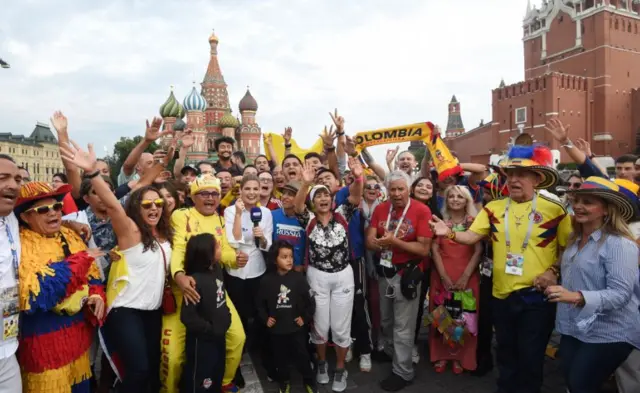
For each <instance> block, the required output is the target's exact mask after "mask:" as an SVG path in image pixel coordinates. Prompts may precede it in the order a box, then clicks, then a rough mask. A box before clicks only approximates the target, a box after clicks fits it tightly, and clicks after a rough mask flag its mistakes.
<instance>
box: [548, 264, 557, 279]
mask: <svg viewBox="0 0 640 393" xmlns="http://www.w3.org/2000/svg"><path fill="white" fill-rule="evenodd" d="M547 270H550V271H551V273H553V275H554V276H556V278H560V268H559V267H558V266H556V265H551V267H549V268H548V269H547Z"/></svg>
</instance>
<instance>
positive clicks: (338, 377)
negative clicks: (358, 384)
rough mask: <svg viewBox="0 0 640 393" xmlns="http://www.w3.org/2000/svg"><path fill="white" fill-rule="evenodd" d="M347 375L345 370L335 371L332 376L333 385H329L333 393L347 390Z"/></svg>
mask: <svg viewBox="0 0 640 393" xmlns="http://www.w3.org/2000/svg"><path fill="white" fill-rule="evenodd" d="M348 375H349V373H348V372H347V370H341V371H336V373H335V374H334V375H333V385H331V390H333V391H334V392H338V393H340V392H344V391H345V390H347V376H348Z"/></svg>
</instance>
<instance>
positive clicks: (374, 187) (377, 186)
mask: <svg viewBox="0 0 640 393" xmlns="http://www.w3.org/2000/svg"><path fill="white" fill-rule="evenodd" d="M364 188H366V189H367V190H379V189H380V184H367V185H366V186H365V187H364Z"/></svg>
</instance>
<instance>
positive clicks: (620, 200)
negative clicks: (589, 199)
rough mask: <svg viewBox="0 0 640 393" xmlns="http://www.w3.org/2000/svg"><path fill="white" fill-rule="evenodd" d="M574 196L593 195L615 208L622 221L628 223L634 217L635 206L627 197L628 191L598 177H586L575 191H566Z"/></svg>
mask: <svg viewBox="0 0 640 393" xmlns="http://www.w3.org/2000/svg"><path fill="white" fill-rule="evenodd" d="M567 192H568V193H572V194H574V195H593V196H596V197H598V198H601V199H604V200H605V201H607V202H609V203H611V204H612V205H614V206H616V207H617V208H618V210H619V211H620V215H621V216H622V219H624V220H625V221H630V220H631V219H632V218H633V217H634V216H635V213H636V211H635V205H634V203H633V200H632V199H631V198H630V197H629V196H628V194H627V193H628V192H629V190H628V189H625V188H624V187H621V186H619V185H617V184H616V183H614V182H612V181H611V180H608V179H605V178H603V177H599V176H591V177H588V178H587V179H586V180H585V181H584V183H582V186H581V187H580V188H578V189H577V190H567ZM636 199H637V198H636Z"/></svg>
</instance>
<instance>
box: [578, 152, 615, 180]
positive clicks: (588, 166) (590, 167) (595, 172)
mask: <svg viewBox="0 0 640 393" xmlns="http://www.w3.org/2000/svg"><path fill="white" fill-rule="evenodd" d="M578 171H579V172H580V176H582V177H583V178H585V179H586V178H587V177H591V176H598V177H604V178H605V179H608V178H609V175H607V174H606V173H602V171H601V170H600V168H598V167H597V166H596V165H595V164H594V163H593V161H591V159H590V158H589V157H586V159H585V160H584V162H583V163H582V164H580V165H578Z"/></svg>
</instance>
